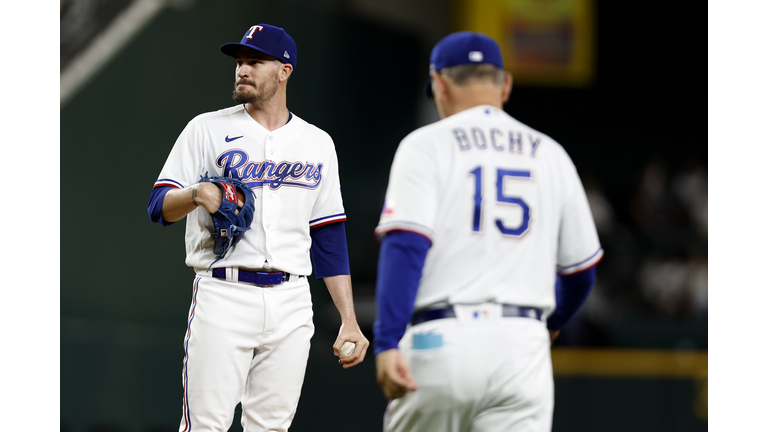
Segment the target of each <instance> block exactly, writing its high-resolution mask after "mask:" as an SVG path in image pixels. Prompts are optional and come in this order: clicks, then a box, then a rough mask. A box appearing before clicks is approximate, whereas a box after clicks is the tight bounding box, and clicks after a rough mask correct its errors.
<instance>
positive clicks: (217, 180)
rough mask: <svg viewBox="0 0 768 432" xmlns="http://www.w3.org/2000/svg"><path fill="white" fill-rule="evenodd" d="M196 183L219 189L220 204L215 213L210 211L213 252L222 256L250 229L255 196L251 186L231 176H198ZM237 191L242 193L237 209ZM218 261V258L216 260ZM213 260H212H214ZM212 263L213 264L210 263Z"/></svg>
mask: <svg viewBox="0 0 768 432" xmlns="http://www.w3.org/2000/svg"><path fill="white" fill-rule="evenodd" d="M198 183H213V184H215V185H216V186H218V187H219V189H220V190H221V205H220V206H219V209H218V210H216V213H211V219H212V220H213V240H214V245H213V253H214V254H216V255H218V257H219V259H221V258H224V255H226V253H227V251H228V250H229V248H231V247H233V246H234V245H236V244H237V242H239V241H240V240H242V238H243V236H244V235H245V231H247V230H249V229H251V222H253V213H254V210H255V207H256V203H255V202H256V196H255V195H254V193H253V191H252V190H251V187H250V186H248V185H247V184H246V183H243V182H242V181H240V180H238V179H235V178H232V177H218V176H215V177H208V173H205V176H200V181H199V182H198ZM238 192H240V193H242V194H243V202H244V204H243V208H242V209H240V211H239V212H238V213H237V214H235V212H236V211H237V199H238ZM216 261H218V260H216ZM216 261H214V262H216ZM211 265H213V264H211Z"/></svg>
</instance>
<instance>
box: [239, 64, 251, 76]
mask: <svg viewBox="0 0 768 432" xmlns="http://www.w3.org/2000/svg"><path fill="white" fill-rule="evenodd" d="M250 74H251V68H250V67H249V66H248V65H242V66H240V67H239V68H238V69H237V76H238V77H239V78H247V77H248V76H250Z"/></svg>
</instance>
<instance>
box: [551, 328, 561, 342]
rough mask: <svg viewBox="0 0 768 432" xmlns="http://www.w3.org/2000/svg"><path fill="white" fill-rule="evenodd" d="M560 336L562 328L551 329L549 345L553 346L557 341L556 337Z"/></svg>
mask: <svg viewBox="0 0 768 432" xmlns="http://www.w3.org/2000/svg"><path fill="white" fill-rule="evenodd" d="M558 336H560V330H550V331H549V345H550V346H551V345H552V344H553V343H555V339H557V337H558Z"/></svg>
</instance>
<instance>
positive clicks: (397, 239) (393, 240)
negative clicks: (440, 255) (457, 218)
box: [373, 231, 432, 355]
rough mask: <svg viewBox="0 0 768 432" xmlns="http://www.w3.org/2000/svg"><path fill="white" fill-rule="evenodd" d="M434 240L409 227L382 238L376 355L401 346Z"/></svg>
mask: <svg viewBox="0 0 768 432" xmlns="http://www.w3.org/2000/svg"><path fill="white" fill-rule="evenodd" d="M431 246H432V242H430V241H429V239H427V238H426V237H423V236H421V235H419V234H416V233H412V232H407V231H394V232H390V233H388V234H387V235H386V237H384V240H383V241H382V242H381V249H380V251H379V267H378V274H377V277H376V321H375V322H374V324H373V347H374V350H373V352H374V355H376V354H378V353H380V352H382V351H386V350H388V349H391V348H397V344H398V342H400V339H401V338H402V337H403V335H404V334H405V329H406V327H407V326H408V322H409V321H410V319H411V314H413V307H414V302H415V301H416V293H417V292H418V289H419V281H420V280H421V272H422V269H423V268H424V261H425V260H426V258H427V252H428V251H429V248H430V247H431Z"/></svg>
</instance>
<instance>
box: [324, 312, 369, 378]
mask: <svg viewBox="0 0 768 432" xmlns="http://www.w3.org/2000/svg"><path fill="white" fill-rule="evenodd" d="M346 341H349V342H352V343H354V344H355V351H354V352H353V353H352V354H350V355H349V356H347V357H344V358H343V359H339V363H340V364H341V365H342V366H343V367H344V369H349V368H351V367H352V366H355V365H357V364H359V363H360V362H362V361H363V359H365V353H366V352H367V351H368V345H370V342H368V339H366V337H365V336H364V335H363V332H362V331H361V330H360V326H359V325H357V322H356V321H355V322H352V323H342V324H341V328H340V329H339V335H338V336H337V337H336V342H334V344H333V355H335V356H337V357H338V355H339V353H340V352H341V345H343V344H344V342H346Z"/></svg>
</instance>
